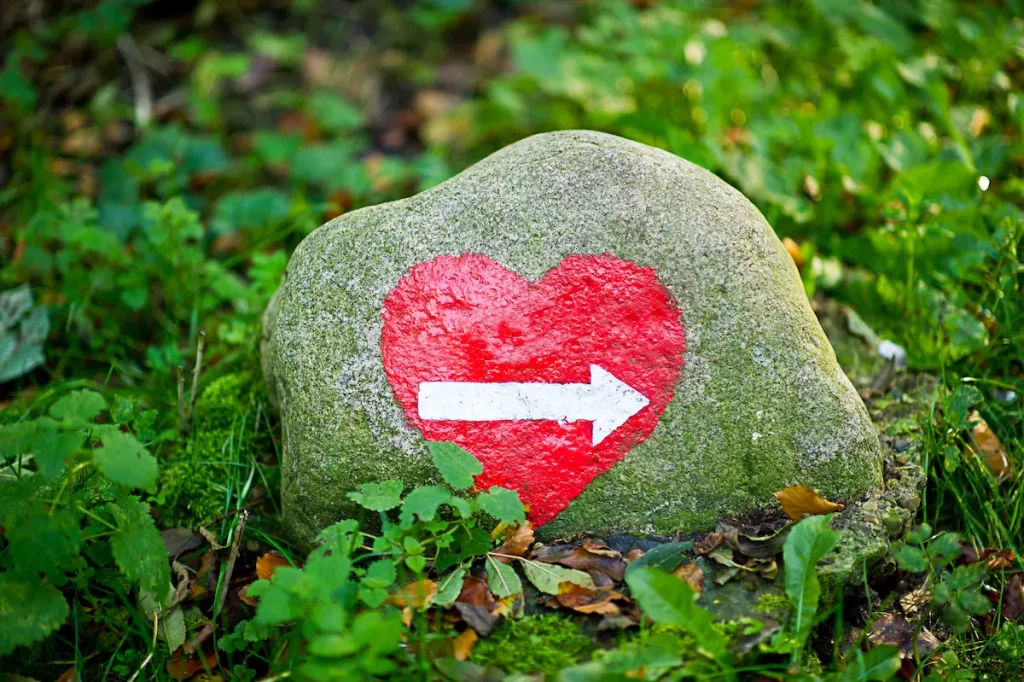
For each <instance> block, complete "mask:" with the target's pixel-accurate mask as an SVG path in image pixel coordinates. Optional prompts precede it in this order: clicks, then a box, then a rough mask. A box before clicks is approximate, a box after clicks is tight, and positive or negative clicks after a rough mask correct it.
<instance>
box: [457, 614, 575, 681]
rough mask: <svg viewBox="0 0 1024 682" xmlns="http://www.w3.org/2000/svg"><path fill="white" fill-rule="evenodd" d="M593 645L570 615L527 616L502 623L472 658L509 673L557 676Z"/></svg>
mask: <svg viewBox="0 0 1024 682" xmlns="http://www.w3.org/2000/svg"><path fill="white" fill-rule="evenodd" d="M592 647H593V644H592V641H591V639H590V637H588V636H587V635H585V634H584V633H583V632H582V631H581V630H580V627H579V626H578V625H577V624H576V623H574V622H573V621H572V620H570V619H568V618H564V617H562V616H558V615H554V614H552V615H537V616H527V617H526V618H523V619H522V620H513V621H506V622H504V623H502V624H501V625H500V626H499V627H498V628H497V629H496V630H495V631H494V632H492V633H491V634H490V635H489V636H488V637H486V638H484V639H483V640H481V641H480V642H479V643H478V644H477V645H476V646H475V647H474V648H473V654H472V657H471V660H472V661H473V662H475V663H479V664H482V665H486V666H488V667H493V668H498V669H500V670H504V671H506V672H508V673H528V674H534V675H536V674H539V673H542V674H544V675H547V676H549V677H550V678H552V679H554V678H555V676H556V675H557V674H558V672H559V671H560V670H562V669H563V668H568V667H569V666H572V665H574V664H575V663H577V662H578V661H579V659H580V657H581V656H582V655H583V654H584V653H585V652H586V651H587V650H588V649H590V648H592Z"/></svg>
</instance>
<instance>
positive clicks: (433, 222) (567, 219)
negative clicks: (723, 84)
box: [263, 131, 882, 539]
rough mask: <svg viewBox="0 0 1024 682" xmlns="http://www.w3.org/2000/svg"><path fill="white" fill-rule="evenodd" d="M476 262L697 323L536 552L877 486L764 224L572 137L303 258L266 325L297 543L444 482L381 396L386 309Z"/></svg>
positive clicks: (719, 196) (801, 298)
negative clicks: (669, 376) (620, 285)
mask: <svg viewBox="0 0 1024 682" xmlns="http://www.w3.org/2000/svg"><path fill="white" fill-rule="evenodd" d="M467 253H479V254H483V255H486V256H487V257H489V258H491V259H494V260H495V261H497V262H498V263H500V264H501V265H502V266H504V267H505V268H507V269H509V270H511V271H513V272H515V273H518V274H519V275H521V276H523V277H525V278H526V279H528V280H530V281H536V280H539V279H541V278H542V277H543V276H544V274H545V273H546V272H548V271H549V270H551V269H552V268H554V267H555V266H557V265H558V264H559V263H560V262H562V261H563V259H565V258H566V257H568V256H572V255H574V254H593V255H601V254H612V255H613V256H615V257H616V258H619V259H623V260H626V261H629V262H632V263H635V264H637V265H639V266H641V267H644V268H653V270H654V271H656V272H657V275H658V278H659V279H660V281H661V282H662V283H663V284H664V285H665V287H666V288H667V289H668V290H669V292H670V293H671V295H672V296H673V298H674V300H675V301H677V302H678V305H679V307H680V309H681V311H682V317H683V321H684V325H685V330H686V347H687V350H686V353H685V355H684V368H683V370H682V374H681V378H680V380H679V382H678V385H677V386H676V387H675V396H674V398H673V399H672V401H671V402H670V403H669V404H668V405H667V407H666V408H665V411H664V413H663V414H662V415H661V417H660V420H659V422H658V424H657V427H656V428H654V430H653V432H652V433H651V434H650V436H649V437H648V438H647V439H646V440H644V441H643V442H641V443H638V444H636V445H635V446H634V447H632V448H631V449H629V450H628V452H626V453H625V456H624V457H623V458H622V459H621V461H619V462H618V463H617V464H616V465H615V466H614V467H612V468H611V470H610V471H608V472H607V473H606V474H604V475H602V476H600V477H598V478H596V479H594V480H593V481H592V482H590V483H589V485H588V486H587V487H586V488H585V490H583V492H582V494H580V495H579V496H578V497H576V498H575V499H574V500H573V501H572V502H571V504H569V506H568V508H566V509H565V510H564V511H562V512H561V513H560V514H559V515H558V516H557V517H556V518H555V519H554V520H553V521H552V522H551V523H549V524H547V525H545V526H543V527H542V528H540V529H539V534H540V536H541V537H553V536H568V535H573V534H576V533H580V532H588V533H594V534H607V533H612V532H616V531H628V532H636V533H660V534H666V535H667V534H671V533H674V532H676V531H679V530H683V531H693V530H701V529H709V528H712V527H714V525H715V523H716V521H717V520H718V519H719V518H721V517H723V516H727V515H732V514H739V513H743V512H746V511H749V510H753V509H757V508H758V507H762V506H764V505H769V504H771V503H772V502H773V498H772V493H774V492H775V491H777V490H780V489H781V488H784V487H786V486H787V485H792V484H803V485H806V486H808V487H812V488H816V489H819V490H821V491H822V494H824V495H826V496H828V497H829V498H830V499H835V500H840V501H850V500H854V499H856V498H858V497H860V496H862V495H863V494H864V493H866V492H868V491H869V490H871V489H874V488H876V487H878V486H879V485H881V483H882V457H881V450H880V447H879V443H878V439H877V436H876V434H875V432H874V430H873V428H872V426H871V422H870V419H869V417H868V415H867V412H866V411H865V409H864V406H863V404H862V403H861V400H860V398H859V397H858V395H857V393H856V392H855V391H854V389H853V387H852V386H851V384H850V382H849V380H848V379H847V378H846V376H844V374H843V373H842V371H841V370H840V369H839V365H838V364H837V362H836V358H835V354H834V352H833V350H832V348H831V346H830V345H829V343H828V341H827V339H826V338H825V335H824V334H823V332H822V329H821V327H820V326H819V324H818V322H817V321H816V320H815V318H814V315H813V313H812V311H811V308H810V306H809V304H808V302H807V300H806V297H805V295H804V292H803V289H802V287H801V284H800V280H799V276H798V274H797V272H796V269H795V266H794V265H793V263H792V261H791V259H790V258H789V256H788V254H787V253H786V251H785V249H784V247H783V246H782V244H781V243H780V242H779V240H778V238H777V237H776V236H775V234H774V233H773V232H772V230H771V227H770V226H769V225H768V223H767V222H766V221H765V220H764V218H763V217H762V216H761V214H760V213H759V212H758V211H757V209H756V208H754V207H753V205H751V204H750V202H749V201H747V199H746V198H744V197H743V196H742V195H741V194H740V193H739V192H737V191H736V190H735V189H733V188H731V187H730V186H728V185H727V184H726V183H724V182H722V181H721V180H719V179H718V178H716V177H715V176H714V175H712V174H711V173H709V172H707V171H705V170H703V169H701V168H699V167H697V166H694V165H693V164H690V163H688V162H686V161H684V160H682V159H679V158H678V157H675V156H673V155H671V154H669V153H667V152H664V151H661V150H657V149H654V148H651V147H648V146H645V145H642V144H638V143H635V142H630V141H627V140H624V139H621V138H617V137H614V136H610V135H605V134H600V133H593V132H586V131H570V132H561V133H549V134H545V135H538V136H534V137H531V138H527V139H525V140H523V141H521V142H518V143H516V144H514V145H511V146H510V147H507V148H505V149H503V150H501V151H499V152H497V153H496V154H494V155H492V156H491V157H489V158H487V159H485V160H484V161H482V162H480V163H479V164H477V165H475V166H473V167H472V168H470V169H468V170H466V171H464V172H463V173H461V174H460V175H458V176H456V177H455V178H453V179H451V180H449V181H448V182H446V183H443V184H442V185H440V186H438V187H436V188H433V189H431V190H429V191H427V192H424V193H422V194H419V195H417V196H414V197H411V198H409V199H405V200H402V201H397V202H393V203H390V204H384V205H380V206H374V207H371V208H367V209H362V210H359V211H355V212H353V213H350V214H346V215H343V216H341V217H339V218H337V219H335V220H333V221H331V222H329V223H327V224H326V225H324V226H322V227H321V228H319V229H318V230H316V231H315V232H314V233H312V234H311V235H310V236H309V237H307V238H306V239H305V240H304V241H303V243H302V244H301V245H300V246H299V248H298V249H297V250H296V252H295V253H294V255H293V256H292V259H291V262H290V263H289V266H288V269H287V272H286V275H285V279H284V282H283V283H282V286H281V289H280V290H279V291H278V293H277V294H276V295H275V297H274V300H273V301H272V303H271V305H270V306H269V307H268V310H267V314H266V316H265V318H264V342H263V361H264V371H265V374H266V376H267V379H268V383H269V385H270V390H271V394H272V396H274V397H275V399H276V401H277V402H278V404H279V405H280V408H281V418H282V436H283V444H284V453H283V467H284V470H283V474H282V476H283V481H282V496H283V502H284V509H285V515H286V523H287V524H288V525H289V526H290V527H291V529H292V530H293V531H294V532H295V533H296V535H297V536H298V537H299V538H300V539H305V538H309V537H311V536H312V535H313V534H314V533H315V532H317V531H318V530H319V529H320V528H322V527H324V526H325V525H327V524H329V523H331V522H333V521H335V520H336V519H337V518H339V517H341V516H345V515H348V514H350V513H352V511H353V510H352V509H351V508H350V507H349V506H347V502H346V498H345V493H346V492H348V491H350V490H352V489H353V488H354V487H355V486H356V485H357V484H359V483H362V482H366V481H374V480H383V479H392V478H398V479H402V480H403V481H405V482H406V483H407V484H419V483H422V482H425V481H427V480H430V479H431V478H432V477H433V476H434V474H433V467H432V466H431V464H430V459H429V457H428V456H427V453H426V447H425V444H424V441H423V438H422V435H421V434H420V432H419V431H418V430H417V429H415V428H413V427H411V426H410V425H409V424H408V423H407V422H406V418H405V414H404V413H403V411H402V409H401V407H400V406H399V405H398V403H397V402H396V400H395V397H394V394H393V391H392V387H391V386H390V385H389V383H388V380H387V377H386V376H385V372H384V367H383V364H382V358H381V329H382V320H381V311H382V304H383V301H384V299H385V297H386V296H387V295H388V293H389V292H390V291H392V290H393V289H394V287H395V286H396V284H397V283H398V282H399V280H400V278H401V277H402V276H403V275H404V274H405V273H406V272H407V271H408V269H409V268H410V267H412V266H414V265H417V264H419V263H424V262H427V261H429V260H431V259H433V258H435V257H436V256H438V255H440V254H451V255H461V254H467ZM521 456H522V457H523V458H527V459H528V458H530V457H538V456H544V453H542V452H523V453H521ZM526 465H528V462H526Z"/></svg>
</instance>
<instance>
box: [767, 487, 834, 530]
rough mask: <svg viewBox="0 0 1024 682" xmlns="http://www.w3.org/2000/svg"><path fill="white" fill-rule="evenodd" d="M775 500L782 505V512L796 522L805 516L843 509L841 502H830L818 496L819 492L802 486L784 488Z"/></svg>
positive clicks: (776, 494) (776, 495)
mask: <svg viewBox="0 0 1024 682" xmlns="http://www.w3.org/2000/svg"><path fill="white" fill-rule="evenodd" d="M775 498H776V499H777V500H778V501H779V504H781V505H782V511H784V512H786V516H788V517H789V518H791V519H793V520H794V521H799V520H800V519H802V518H803V517H804V516H815V515H817V514H828V513H830V512H834V511H839V510H840V509H842V508H843V505H842V504H840V503H839V502H829V501H828V500H826V499H824V498H823V497H821V496H820V495H818V493H817V491H815V490H811V489H810V488H807V487H805V486H802V485H791V486H789V487H788V488H783V489H782V490H780V491H779V492H777V493H775Z"/></svg>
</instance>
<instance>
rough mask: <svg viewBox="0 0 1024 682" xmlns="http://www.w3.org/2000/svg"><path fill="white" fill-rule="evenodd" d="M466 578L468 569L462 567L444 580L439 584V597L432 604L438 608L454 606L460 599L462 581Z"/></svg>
mask: <svg viewBox="0 0 1024 682" xmlns="http://www.w3.org/2000/svg"><path fill="white" fill-rule="evenodd" d="M465 577H466V569H465V568H462V567H461V566H460V567H459V568H456V569H455V570H454V571H452V572H451V573H449V574H448V575H446V576H445V577H444V578H442V579H441V582H439V583H438V584H437V595H436V596H435V597H434V601H433V602H431V603H432V604H434V605H436V606H449V605H451V604H454V603H455V600H456V599H458V598H459V594H461V593H462V581H463V579H465Z"/></svg>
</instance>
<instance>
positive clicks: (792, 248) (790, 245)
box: [782, 237, 804, 268]
mask: <svg viewBox="0 0 1024 682" xmlns="http://www.w3.org/2000/svg"><path fill="white" fill-rule="evenodd" d="M782 245H783V246H784V247H786V253H788V254H789V257H790V258H792V259H793V263H794V264H795V265H796V266H797V267H798V268H802V267H803V266H804V255H803V254H802V253H800V245H799V244H797V243H796V242H795V241H793V240H792V239H790V238H789V237H786V238H785V239H783V240H782Z"/></svg>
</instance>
